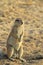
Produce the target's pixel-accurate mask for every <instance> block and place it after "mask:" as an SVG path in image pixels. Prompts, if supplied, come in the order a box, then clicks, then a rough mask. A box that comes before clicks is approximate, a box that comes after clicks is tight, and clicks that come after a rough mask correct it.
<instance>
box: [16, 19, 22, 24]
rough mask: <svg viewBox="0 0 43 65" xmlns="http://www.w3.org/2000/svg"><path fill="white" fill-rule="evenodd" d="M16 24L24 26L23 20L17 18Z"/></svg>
mask: <svg viewBox="0 0 43 65" xmlns="http://www.w3.org/2000/svg"><path fill="white" fill-rule="evenodd" d="M15 22H16V23H19V24H20V25H22V24H23V22H22V20H21V19H20V18H17V19H16V20H15Z"/></svg>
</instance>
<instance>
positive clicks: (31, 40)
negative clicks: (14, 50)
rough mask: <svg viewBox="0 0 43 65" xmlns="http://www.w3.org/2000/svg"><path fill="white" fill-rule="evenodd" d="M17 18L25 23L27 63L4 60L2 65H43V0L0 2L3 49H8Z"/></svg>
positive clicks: (6, 0) (1, 61)
mask: <svg viewBox="0 0 43 65" xmlns="http://www.w3.org/2000/svg"><path fill="white" fill-rule="evenodd" d="M16 18H21V19H22V20H23V23H24V43H23V45H24V55H23V57H24V58H25V59H26V60H27V62H26V63H22V62H21V61H20V60H17V59H15V61H14V62H12V61H10V60H8V59H4V58H2V59H0V65H43V0H17V1H16V0H0V46H1V48H4V47H6V42H7V38H8V36H9V34H10V31H11V29H12V26H13V24H14V21H15V19H16ZM1 48H0V49H1ZM40 59H42V60H40Z"/></svg>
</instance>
